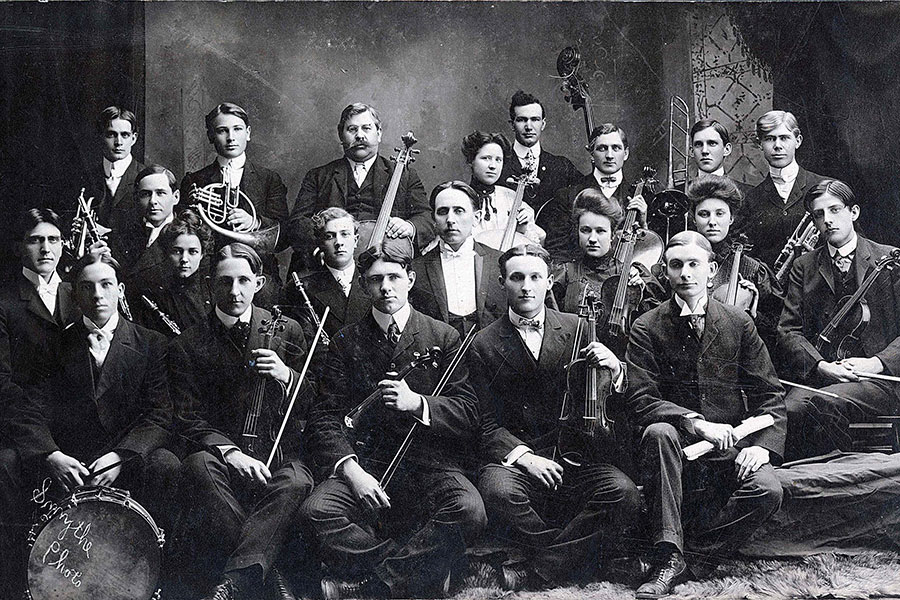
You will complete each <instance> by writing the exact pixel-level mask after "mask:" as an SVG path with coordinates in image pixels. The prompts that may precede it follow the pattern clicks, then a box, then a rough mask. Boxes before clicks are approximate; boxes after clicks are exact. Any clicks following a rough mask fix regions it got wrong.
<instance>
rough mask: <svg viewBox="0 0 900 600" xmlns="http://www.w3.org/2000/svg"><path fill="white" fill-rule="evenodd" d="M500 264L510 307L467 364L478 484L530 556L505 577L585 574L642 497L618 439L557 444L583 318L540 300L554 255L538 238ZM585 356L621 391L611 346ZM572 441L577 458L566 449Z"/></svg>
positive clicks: (529, 580)
mask: <svg viewBox="0 0 900 600" xmlns="http://www.w3.org/2000/svg"><path fill="white" fill-rule="evenodd" d="M499 268H500V281H502V284H503V287H504V289H505V293H506V297H507V301H508V304H509V313H508V314H504V315H503V316H502V317H500V319H499V320H497V321H495V322H494V323H492V324H491V325H490V326H488V327H487V328H486V329H484V330H483V331H482V332H480V333H479V334H478V336H477V337H476V339H475V342H474V343H473V345H472V352H471V356H470V357H469V364H470V367H471V370H472V380H473V385H474V387H475V391H476V393H477V394H478V398H479V405H480V412H481V440H480V444H481V448H482V457H483V459H484V462H485V463H486V464H485V465H484V466H483V468H482V469H481V473H480V475H479V479H478V489H479V490H480V491H481V494H482V496H483V497H484V502H485V507H486V508H487V511H488V515H489V517H490V520H491V522H492V523H493V525H494V526H495V527H496V528H497V530H498V532H502V533H500V535H501V536H502V537H508V538H509V541H511V542H512V543H513V544H515V545H517V546H519V547H520V548H521V549H522V550H523V551H524V552H525V553H526V555H527V557H526V561H525V562H524V563H520V564H508V565H504V566H503V569H502V578H501V584H502V586H503V587H504V588H505V589H520V588H523V587H536V588H541V587H545V586H547V585H551V584H554V583H560V582H562V581H587V580H590V579H591V578H592V576H594V575H595V574H596V571H597V567H598V566H599V564H600V561H602V560H604V559H607V558H611V557H612V555H614V554H615V551H616V549H617V548H618V547H619V545H620V544H621V542H622V538H623V531H624V529H625V527H626V525H627V524H629V523H630V522H631V521H633V519H634V518H635V517H636V516H637V514H638V511H639V509H640V496H639V494H638V491H637V488H636V487H635V485H634V483H633V482H632V481H631V480H630V479H629V478H628V476H627V475H625V474H624V473H622V472H621V471H620V470H619V469H618V468H616V467H614V466H613V465H612V464H610V462H611V461H610V456H611V453H612V452H615V451H616V449H615V448H614V444H601V443H598V444H596V445H593V444H587V445H585V446H584V447H583V448H582V447H580V445H579V446H576V445H571V446H570V445H568V444H565V443H563V444H560V446H559V448H561V449H563V451H564V452H565V454H563V455H559V454H558V453H557V450H558V448H557V441H558V440H563V439H564V438H563V437H562V436H558V431H559V430H558V427H559V425H558V418H559V411H560V407H561V404H562V397H563V393H564V392H565V389H566V366H567V365H568V363H569V360H570V359H571V356H572V345H573V344H575V343H576V342H575V331H576V329H577V327H578V319H577V318H576V317H575V316H574V315H568V314H565V313H560V312H557V311H554V310H551V309H549V308H545V306H544V297H545V296H546V294H547V290H548V288H549V286H550V279H549V255H548V254H547V252H546V251H545V250H543V249H542V248H541V247H540V246H536V245H529V246H517V247H515V248H512V249H510V250H509V251H507V252H505V253H504V254H503V255H502V256H501V257H500V259H499ZM582 356H584V357H585V358H586V359H587V360H588V361H589V362H590V364H591V366H593V367H597V368H605V369H609V370H610V371H611V373H612V378H613V380H614V381H615V382H616V383H617V384H618V386H617V389H619V390H620V391H621V388H622V383H623V379H624V370H623V367H622V363H621V362H620V361H619V359H618V358H616V356H615V355H614V354H613V353H612V352H611V351H610V350H609V349H608V348H606V347H605V346H603V345H602V344H600V343H599V342H594V343H593V344H591V345H586V347H585V348H584V349H582ZM574 401H575V402H582V403H583V402H584V400H583V399H581V400H577V399H576V400H574ZM566 439H567V438H566ZM576 447H578V454H580V456H578V457H575V456H574V454H570V453H569V450H574V449H575V448H576ZM557 461H558V462H557ZM563 463H564V464H565V465H566V466H565V467H564V466H563ZM574 463H580V465H576V464H574Z"/></svg>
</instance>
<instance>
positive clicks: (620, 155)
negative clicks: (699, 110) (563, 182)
mask: <svg viewBox="0 0 900 600" xmlns="http://www.w3.org/2000/svg"><path fill="white" fill-rule="evenodd" d="M587 151H588V152H589V153H590V155H591V164H592V165H593V167H594V168H593V171H592V172H591V173H590V174H589V175H587V176H585V177H583V178H582V179H581V180H580V181H578V182H576V183H575V184H573V185H570V186H569V187H567V188H565V189H562V190H559V191H558V192H557V193H556V197H554V198H553V201H552V202H550V203H549V204H547V206H545V207H544V210H543V211H542V212H541V214H540V216H539V217H538V225H540V226H541V227H543V228H544V230H545V231H546V232H547V239H546V240H545V241H544V247H545V248H546V249H547V252H549V253H550V256H551V257H552V258H553V260H554V261H561V262H562V261H567V260H576V259H577V258H578V255H579V251H578V241H577V240H576V239H575V236H573V235H572V231H573V228H572V208H573V206H574V205H575V197H576V196H578V193H579V192H581V191H582V190H583V189H585V188H589V187H591V188H597V189H599V190H600V191H601V192H603V195H604V196H606V197H607V198H608V199H615V200H616V202H618V204H619V206H620V207H621V208H622V210H623V211H626V210H630V209H635V210H637V211H638V222H639V223H640V224H641V226H643V227H646V226H647V202H646V201H645V200H644V197H643V195H638V196H635V197H633V198H632V197H630V196H629V194H630V193H631V192H632V184H631V183H629V182H627V181H625V176H624V174H623V171H622V167H623V166H624V165H625V161H627V160H628V136H626V135H625V131H624V130H622V128H620V127H618V126H617V125H615V124H614V123H603V124H602V125H600V126H598V127H595V128H594V131H592V132H591V141H590V143H589V144H588V146H587Z"/></svg>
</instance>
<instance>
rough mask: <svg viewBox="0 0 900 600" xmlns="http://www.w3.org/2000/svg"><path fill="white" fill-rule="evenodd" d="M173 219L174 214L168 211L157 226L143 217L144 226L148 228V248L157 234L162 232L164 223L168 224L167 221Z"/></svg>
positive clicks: (169, 221)
mask: <svg viewBox="0 0 900 600" xmlns="http://www.w3.org/2000/svg"><path fill="white" fill-rule="evenodd" d="M174 220H175V215H174V214H172V213H169V216H168V217H166V218H165V219H163V222H162V223H160V224H159V225H158V226H157V225H154V224H153V223H151V222H150V221H148V220H146V219H144V227H146V228H147V229H149V230H150V237H148V238H147V248H149V247H150V246H152V245H153V242H155V241H156V239H157V238H158V237H159V234H160V233H162V229H163V227H165V226H166V225H168V224H169V223H171V222H172V221H174Z"/></svg>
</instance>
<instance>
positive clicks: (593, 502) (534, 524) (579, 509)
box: [478, 463, 641, 582]
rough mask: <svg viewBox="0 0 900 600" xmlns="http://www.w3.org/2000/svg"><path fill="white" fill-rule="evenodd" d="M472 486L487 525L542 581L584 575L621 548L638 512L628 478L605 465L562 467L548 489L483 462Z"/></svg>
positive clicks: (517, 472) (637, 500)
mask: <svg viewBox="0 0 900 600" xmlns="http://www.w3.org/2000/svg"><path fill="white" fill-rule="evenodd" d="M478 489H479V490H480V491H481V494H482V496H483V497H484V503H485V506H486V508H487V511H488V516H489V518H490V521H491V523H492V526H494V525H495V526H496V527H497V528H498V530H499V533H500V535H501V536H502V537H508V538H509V540H510V541H511V542H513V543H514V544H516V545H518V546H520V547H521V548H522V549H523V550H524V551H525V552H526V554H527V555H529V557H530V559H529V560H530V566H531V567H532V568H533V570H534V571H535V572H536V573H537V574H538V575H539V576H540V577H541V578H543V579H544V580H545V581H548V582H552V581H579V580H584V579H589V578H590V577H591V576H592V575H593V574H594V572H595V571H596V570H597V568H598V566H599V564H600V558H601V553H602V554H603V555H604V556H606V557H610V556H611V555H613V554H615V553H616V552H617V551H618V550H620V549H621V547H620V545H621V544H622V542H623V541H624V539H625V538H626V537H628V535H626V533H625V532H626V530H628V529H629V525H631V524H633V523H634V522H635V521H636V520H637V517H638V515H639V513H640V505H641V498H640V494H639V493H638V490H637V487H635V485H634V482H632V481H631V479H629V478H628V476H627V475H625V474H624V473H622V472H621V471H620V470H619V469H617V468H616V467H614V466H612V465H609V464H603V463H601V464H595V465H584V466H582V467H579V468H576V467H572V466H568V467H565V472H564V473H563V483H562V486H560V488H559V489H557V490H555V491H552V490H549V489H548V488H546V487H545V486H544V485H543V484H542V483H541V482H538V481H536V480H535V479H533V478H532V477H530V476H529V475H528V474H526V473H525V472H524V471H522V470H521V469H519V468H518V467H506V466H503V465H498V464H489V465H486V466H485V467H483V468H482V469H481V473H480V475H479V478H478Z"/></svg>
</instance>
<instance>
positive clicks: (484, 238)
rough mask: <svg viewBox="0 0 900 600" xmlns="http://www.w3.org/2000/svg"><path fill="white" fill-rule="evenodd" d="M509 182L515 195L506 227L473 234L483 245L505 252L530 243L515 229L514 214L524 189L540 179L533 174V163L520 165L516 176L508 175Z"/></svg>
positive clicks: (517, 224)
mask: <svg viewBox="0 0 900 600" xmlns="http://www.w3.org/2000/svg"><path fill="white" fill-rule="evenodd" d="M507 181H508V182H510V183H515V184H516V197H515V198H514V199H513V203H512V206H511V207H510V209H509V218H508V219H507V220H506V227H504V228H503V229H488V230H487V231H479V232H478V233H477V234H475V241H476V242H479V243H481V244H484V245H485V246H490V247H491V248H493V249H494V250H499V251H500V252H506V251H507V250H509V249H510V248H512V247H513V246H521V245H523V244H531V243H532V242H531V240H529V239H528V238H527V237H525V236H524V235H522V234H521V233H519V232H517V231H516V228H517V227H518V226H519V223H518V221H517V220H516V215H518V214H519V209H520V208H522V200H523V199H524V198H525V190H526V189H527V188H528V187H529V186H532V185H537V184H538V183H540V180H539V179H538V178H537V177H535V176H534V165H533V164H526V165H525V166H524V167H522V174H521V175H519V177H518V178H514V177H510V178H509V179H508V180H507Z"/></svg>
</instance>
